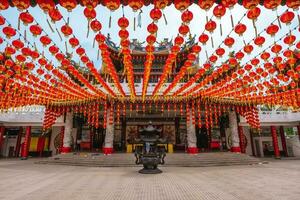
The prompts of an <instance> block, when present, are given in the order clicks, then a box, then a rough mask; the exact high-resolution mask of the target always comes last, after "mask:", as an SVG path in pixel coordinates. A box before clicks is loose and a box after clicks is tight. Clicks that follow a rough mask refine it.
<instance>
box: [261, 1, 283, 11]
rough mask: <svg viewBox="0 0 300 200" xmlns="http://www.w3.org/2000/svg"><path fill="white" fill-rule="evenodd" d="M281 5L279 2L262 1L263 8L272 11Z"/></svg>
mask: <svg viewBox="0 0 300 200" xmlns="http://www.w3.org/2000/svg"><path fill="white" fill-rule="evenodd" d="M280 4H281V0H264V6H265V7H266V8H267V9H271V10H274V9H276V8H277V7H278V6H279V5H280Z"/></svg>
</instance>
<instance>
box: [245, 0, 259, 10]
mask: <svg viewBox="0 0 300 200" xmlns="http://www.w3.org/2000/svg"><path fill="white" fill-rule="evenodd" d="M258 4H259V0H243V6H244V8H246V9H252V8H254V7H256V6H257V5H258Z"/></svg>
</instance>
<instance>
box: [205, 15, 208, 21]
mask: <svg viewBox="0 0 300 200" xmlns="http://www.w3.org/2000/svg"><path fill="white" fill-rule="evenodd" d="M205 18H206V23H207V22H208V16H207V13H206V17H205Z"/></svg>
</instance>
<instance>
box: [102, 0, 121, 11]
mask: <svg viewBox="0 0 300 200" xmlns="http://www.w3.org/2000/svg"><path fill="white" fill-rule="evenodd" d="M104 5H105V6H106V7H107V8H108V9H109V10H111V11H115V10H117V9H118V8H119V7H120V0H104Z"/></svg>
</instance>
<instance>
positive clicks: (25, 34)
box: [24, 29, 27, 41]
mask: <svg viewBox="0 0 300 200" xmlns="http://www.w3.org/2000/svg"><path fill="white" fill-rule="evenodd" d="M24 40H25V41H27V32H26V29H25V30H24Z"/></svg>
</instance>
